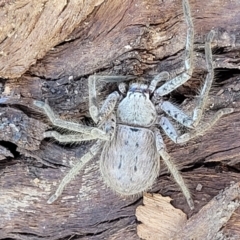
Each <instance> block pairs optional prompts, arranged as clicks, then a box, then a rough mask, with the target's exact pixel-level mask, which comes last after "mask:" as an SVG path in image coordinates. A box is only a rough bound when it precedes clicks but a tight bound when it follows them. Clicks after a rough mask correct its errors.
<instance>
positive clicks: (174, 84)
mask: <svg viewBox="0 0 240 240" xmlns="http://www.w3.org/2000/svg"><path fill="white" fill-rule="evenodd" d="M183 13H184V16H185V20H186V23H187V27H188V29H187V41H186V48H185V61H184V65H185V72H183V73H182V74H180V75H179V76H177V77H175V78H173V79H172V80H170V81H167V82H166V83H164V84H163V85H162V86H161V87H159V88H158V89H157V90H156V91H155V92H154V95H155V97H158V96H164V95H166V94H168V93H170V92H172V91H173V90H174V89H176V88H178V87H179V86H181V85H182V84H184V83H185V82H186V81H187V80H189V79H190V78H191V76H192V71H193V66H192V62H193V41H194V26H193V22H192V17H191V11H190V6H189V2H188V0H183Z"/></svg>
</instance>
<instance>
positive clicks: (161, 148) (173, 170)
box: [154, 129, 194, 210]
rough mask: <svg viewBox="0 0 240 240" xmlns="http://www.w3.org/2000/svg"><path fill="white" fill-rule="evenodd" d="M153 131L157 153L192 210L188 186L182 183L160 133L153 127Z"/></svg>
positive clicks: (192, 205)
mask: <svg viewBox="0 0 240 240" xmlns="http://www.w3.org/2000/svg"><path fill="white" fill-rule="evenodd" d="M154 133H155V139H156V147H157V151H158V153H159V154H160V156H161V157H162V159H163V161H164V163H165V164H166V166H167V168H168V170H169V171H170V173H171V174H172V176H173V178H174V180H175V181H176V183H177V184H178V185H179V187H180V188H181V190H182V193H183V195H184V196H185V198H186V200H187V203H188V205H189V207H190V209H191V210H193V209H194V203H193V200H192V198H191V194H190V191H189V189H188V187H187V186H186V184H185V183H184V180H183V178H182V176H181V174H180V173H179V171H178V169H177V168H176V166H175V165H174V163H173V161H172V160H171V157H170V156H169V154H168V153H167V151H166V147H165V144H164V142H163V139H162V136H161V133H160V132H159V130H158V129H155V131H154Z"/></svg>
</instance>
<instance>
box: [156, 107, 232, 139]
mask: <svg viewBox="0 0 240 240" xmlns="http://www.w3.org/2000/svg"><path fill="white" fill-rule="evenodd" d="M233 111H234V109H233V108H224V109H221V110H219V111H217V112H216V113H215V115H214V116H213V117H212V118H211V120H209V121H208V122H207V123H203V124H200V125H198V126H197V127H196V128H195V129H193V130H190V131H189V132H187V133H184V134H183V135H180V136H179V134H178V133H177V131H176V130H175V128H174V126H173V125H172V123H171V122H170V121H169V120H168V119H167V118H166V117H162V118H161V120H160V123H159V124H160V126H161V127H162V129H163V130H164V132H165V133H166V134H167V136H168V137H169V138H170V139H171V140H172V141H173V142H175V143H185V142H188V141H189V140H190V139H192V138H195V137H197V136H199V135H203V134H204V133H205V132H206V131H208V130H209V129H211V128H212V127H213V126H214V125H215V124H216V123H217V121H218V120H219V119H220V118H221V117H222V116H224V115H226V114H230V113H232V112H233Z"/></svg>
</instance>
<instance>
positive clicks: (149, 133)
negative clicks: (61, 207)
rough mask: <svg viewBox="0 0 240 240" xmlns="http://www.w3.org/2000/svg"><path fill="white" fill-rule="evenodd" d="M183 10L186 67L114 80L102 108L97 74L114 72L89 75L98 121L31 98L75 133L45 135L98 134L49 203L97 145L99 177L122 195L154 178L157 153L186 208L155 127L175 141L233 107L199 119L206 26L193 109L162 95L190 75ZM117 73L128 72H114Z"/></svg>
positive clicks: (71, 138)
mask: <svg viewBox="0 0 240 240" xmlns="http://www.w3.org/2000/svg"><path fill="white" fill-rule="evenodd" d="M183 12H184V16H185V19H186V23H187V26H188V31H187V41H186V56H185V61H184V63H185V71H184V72H183V73H182V74H180V75H178V76H176V77H174V78H172V79H170V80H168V81H166V82H165V83H163V84H162V85H161V86H159V87H158V85H159V84H160V83H161V82H162V81H163V80H164V81H165V80H166V79H168V76H169V74H168V73H167V72H161V73H159V74H158V75H157V76H155V77H154V79H153V80H152V81H151V82H150V84H149V85H148V84H145V83H141V81H135V82H131V83H130V84H129V85H127V84H126V83H123V82H122V83H120V84H119V91H115V92H113V93H111V94H110V95H109V96H108V98H107V99H106V100H105V102H104V103H103V105H102V107H101V109H99V108H98V104H97V93H96V87H95V82H96V80H107V79H111V78H115V79H116V76H114V77H112V76H97V75H93V76H90V77H89V78H88V87H89V112H90V115H91V117H92V119H93V121H94V122H95V123H96V124H97V125H98V126H99V127H90V126H85V125H81V124H77V123H73V122H67V121H64V120H61V119H59V118H58V117H56V116H55V115H54V113H53V112H52V110H51V108H50V107H49V105H48V104H46V103H44V102H40V101H35V102H34V104H35V105H36V106H38V107H40V108H42V109H44V111H45V113H46V114H47V116H48V117H49V119H50V120H51V121H52V123H53V124H54V125H55V126H58V127H61V128H65V129H68V130H71V131H75V132H76V134H71V135H61V134H59V133H58V132H56V131H49V132H46V133H44V137H54V138H55V139H57V140H58V141H59V142H77V141H78V142H80V141H86V140H92V139H98V140H97V141H96V143H95V144H94V145H93V146H92V147H91V148H90V149H89V152H88V153H86V154H85V155H84V156H83V157H82V158H81V159H80V160H79V163H77V164H76V166H74V167H73V168H72V169H71V170H70V172H69V173H68V174H67V175H66V176H65V177H64V178H63V180H62V182H61V183H60V185H59V187H58V189H57V191H56V193H55V194H54V195H52V196H51V198H50V199H49V200H48V203H52V202H53V201H55V200H56V199H57V198H58V197H59V196H60V195H61V193H62V191H63V189H64V187H65V186H66V184H67V183H69V182H70V181H71V179H72V178H73V177H74V176H75V175H76V174H77V173H78V172H79V171H80V170H81V169H82V168H83V167H84V165H85V164H86V163H87V162H88V161H89V160H90V159H91V158H92V157H93V156H94V155H96V154H97V153H98V152H99V151H100V150H101V159H100V169H101V173H102V176H103V178H104V181H105V182H106V184H107V185H108V186H109V187H111V188H112V189H113V190H114V191H116V192H118V193H120V194H122V195H133V194H138V193H141V192H143V191H146V190H147V189H148V188H149V187H151V185H152V184H153V182H154V180H155V179H156V177H157V176H158V174H159V170H160V157H161V159H162V160H163V162H164V163H165V164H166V166H167V167H168V169H169V171H170V172H171V174H172V175H173V177H174V179H175V181H176V182H177V183H178V185H179V186H180V188H181V190H182V192H183V194H184V196H185V197H186V199H187V202H188V204H189V206H190V208H193V201H192V198H191V196H190V192H189V190H188V188H187V187H186V185H185V183H184V180H183V178H182V177H181V175H180V173H179V172H178V170H177V168H176V166H175V165H174V164H173V162H172V160H171V157H170V156H169V154H168V153H167V151H166V148H165V145H164V142H163V139H162V136H161V133H160V129H159V128H160V127H161V128H162V129H163V131H164V132H165V134H166V135H167V136H168V137H169V138H170V139H171V140H172V141H174V142H175V143H184V142H187V141H189V140H190V139H191V138H194V137H196V136H198V135H202V134H203V133H204V132H206V131H207V130H209V129H210V128H211V127H212V126H213V125H214V124H215V123H216V122H217V121H218V120H219V118H221V117H222V116H223V115H225V114H228V113H231V112H233V109H232V108H225V109H221V110H219V111H217V112H216V113H215V115H214V116H213V118H212V119H211V120H210V121H209V122H207V123H204V124H200V125H199V122H200V120H201V118H202V114H203V111H204V108H205V105H206V99H207V96H208V93H209V90H210V87H211V85H212V82H213V77H214V70H213V64H212V53H211V41H212V40H213V37H214V31H210V33H209V34H208V36H207V39H206V44H205V54H206V64H207V69H208V74H207V77H206V81H205V83H204V85H203V87H202V90H201V91H200V94H199V96H198V102H197V105H196V107H195V108H194V110H193V113H192V115H191V116H190V115H187V114H186V113H184V112H183V111H182V110H181V109H179V108H177V107H176V106H175V105H173V104H172V103H171V102H169V101H165V100H164V99H163V96H165V95H167V94H169V93H170V92H172V91H173V90H175V89H176V88H178V87H179V86H181V85H182V84H184V83H185V82H186V81H187V80H188V79H190V78H191V75H192V70H193V67H192V58H193V39H194V31H193V23H192V18H191V14H190V8H189V3H188V0H183ZM119 79H121V80H124V79H129V77H124V76H119ZM153 99H160V100H161V101H160V103H158V106H157V107H158V108H159V109H160V110H161V112H162V113H163V114H165V115H167V116H168V117H170V118H172V119H174V120H175V121H177V122H178V123H179V124H181V125H183V126H185V127H187V128H188V129H190V130H189V131H188V132H187V133H184V134H183V135H179V134H178V131H177V130H176V129H175V128H174V126H173V124H172V123H171V121H170V120H169V119H168V117H166V116H164V115H162V114H161V115H160V116H158V114H157V111H156V109H155V105H154V104H155V103H153Z"/></svg>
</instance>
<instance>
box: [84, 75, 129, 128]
mask: <svg viewBox="0 0 240 240" xmlns="http://www.w3.org/2000/svg"><path fill="white" fill-rule="evenodd" d="M132 78H133V76H100V75H92V76H89V78H88V89H89V112H90V115H91V117H92V119H93V121H94V122H95V123H97V124H99V125H101V124H102V123H103V122H104V121H105V120H106V119H107V118H108V116H109V115H110V114H111V113H112V112H113V110H114V108H115V106H116V104H117V102H118V101H119V99H120V95H119V93H118V92H117V91H115V92H113V93H111V94H110V95H109V96H108V97H107V99H106V100H105V102H104V104H103V106H102V107H101V109H99V106H98V101H97V91H96V80H99V81H106V82H108V81H109V82H112V81H113V82H118V81H120V82H121V81H124V80H131V79H132Z"/></svg>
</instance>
